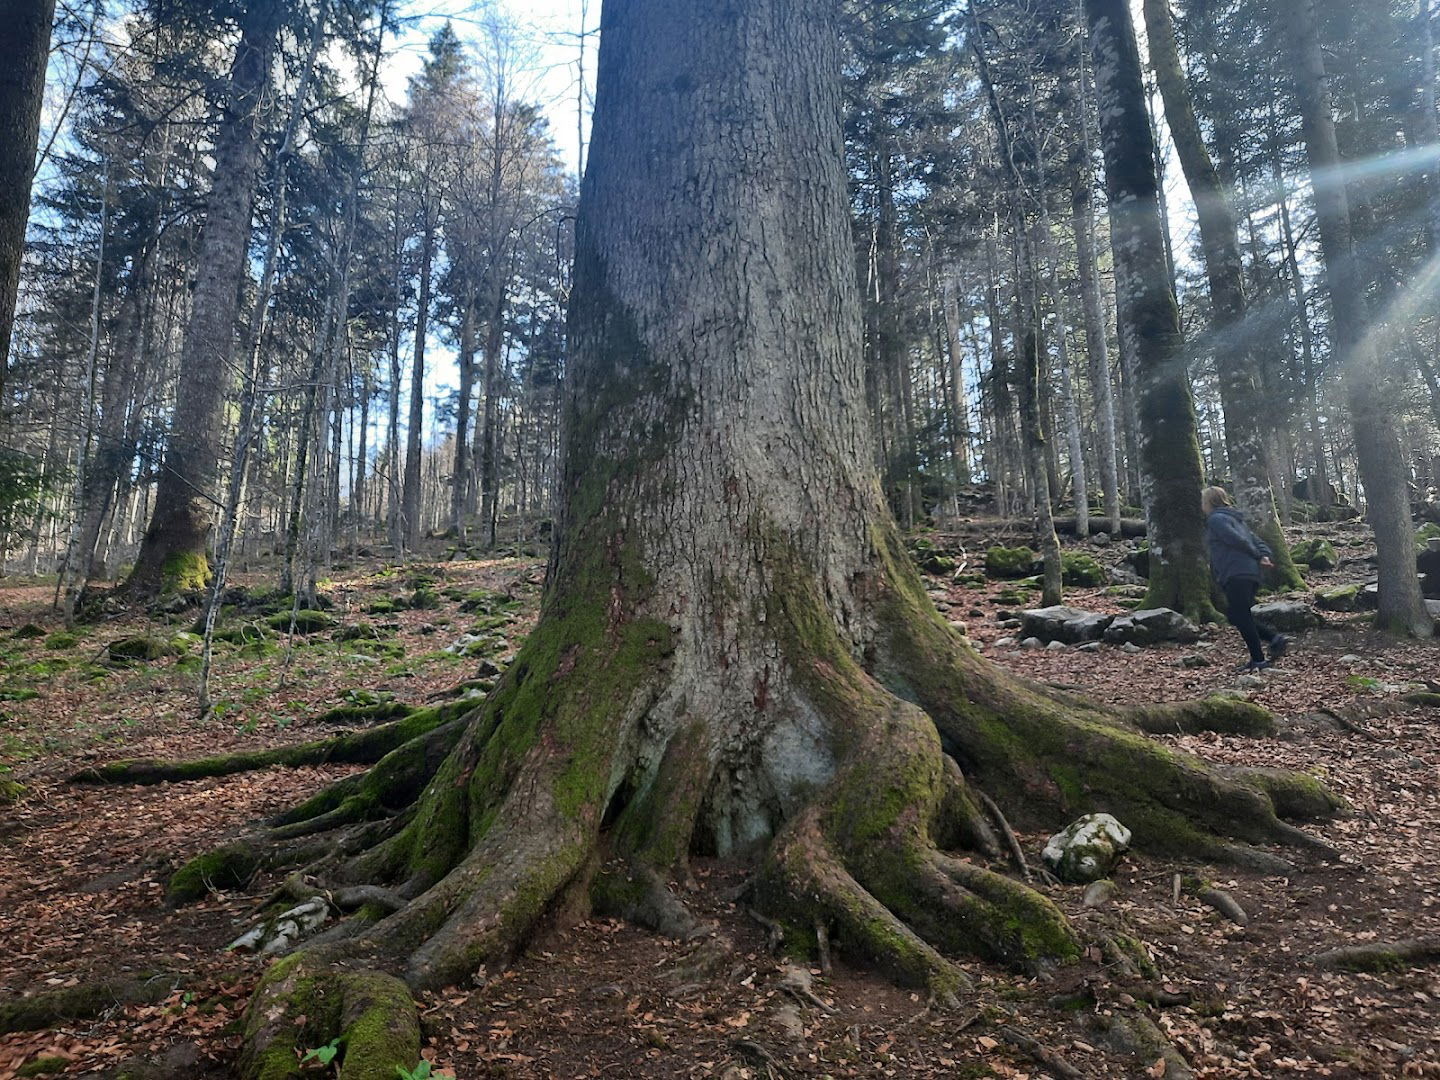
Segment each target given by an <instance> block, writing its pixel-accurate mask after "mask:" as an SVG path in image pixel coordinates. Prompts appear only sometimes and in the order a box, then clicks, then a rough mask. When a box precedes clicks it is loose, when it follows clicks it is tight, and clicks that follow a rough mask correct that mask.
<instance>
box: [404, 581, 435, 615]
mask: <svg viewBox="0 0 1440 1080" xmlns="http://www.w3.org/2000/svg"><path fill="white" fill-rule="evenodd" d="M440 603H441V601H440V594H439V593H438V592H436V591H435V590H434V589H432V588H430V587H428V586H422V587H421V588H418V589H416V590H415V591H414V592H413V593H411V594H410V602H409V605H408V606H409V607H410V609H411V610H412V611H433V610H435V609H436V608H438V607H439V606H440Z"/></svg>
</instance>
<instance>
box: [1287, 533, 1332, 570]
mask: <svg viewBox="0 0 1440 1080" xmlns="http://www.w3.org/2000/svg"><path fill="white" fill-rule="evenodd" d="M1290 558H1291V559H1292V560H1293V561H1294V562H1295V563H1296V564H1297V565H1304V566H1308V567H1310V569H1311V570H1334V569H1335V568H1336V567H1337V566H1339V565H1340V554H1339V552H1337V551H1336V550H1335V545H1334V544H1332V543H1331V542H1330V541H1329V540H1326V539H1325V538H1323V537H1319V536H1317V537H1313V538H1311V539H1309V540H1301V541H1300V542H1299V543H1298V544H1292V545H1291V546H1290Z"/></svg>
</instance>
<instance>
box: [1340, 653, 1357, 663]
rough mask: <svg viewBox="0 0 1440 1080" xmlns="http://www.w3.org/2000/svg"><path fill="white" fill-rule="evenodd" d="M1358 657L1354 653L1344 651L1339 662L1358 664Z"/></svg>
mask: <svg viewBox="0 0 1440 1080" xmlns="http://www.w3.org/2000/svg"><path fill="white" fill-rule="evenodd" d="M1360 659H1361V658H1360V657H1359V656H1357V655H1356V654H1355V653H1353V652H1350V653H1346V654H1345V655H1344V656H1342V657H1340V662H1341V663H1342V664H1358V663H1360Z"/></svg>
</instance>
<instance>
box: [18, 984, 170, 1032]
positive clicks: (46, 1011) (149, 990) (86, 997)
mask: <svg viewBox="0 0 1440 1080" xmlns="http://www.w3.org/2000/svg"><path fill="white" fill-rule="evenodd" d="M179 981H180V980H179V979H178V978H177V977H176V976H174V975H170V974H164V973H153V974H147V975H134V976H128V977H123V978H113V979H100V980H97V981H95V982H87V983H81V984H80V985H79V986H67V987H63V988H62V989H59V990H46V991H42V992H41V993H38V994H31V995H30V996H29V997H12V998H11V999H10V1000H8V1001H5V1002H3V1003H0V1035H8V1034H10V1033H11V1032H15V1031H40V1030H42V1029H44V1028H48V1027H53V1026H55V1025H56V1024H60V1023H65V1022H67V1021H73V1020H91V1019H94V1018H95V1017H97V1016H101V1015H102V1014H104V1013H106V1012H107V1011H109V1010H110V1009H113V1008H115V1007H117V1006H120V1005H131V1004H134V1003H136V1002H154V1001H160V1000H162V999H163V998H165V997H166V996H167V995H169V994H170V992H171V991H172V990H174V989H175V987H176V986H177V985H178V984H179Z"/></svg>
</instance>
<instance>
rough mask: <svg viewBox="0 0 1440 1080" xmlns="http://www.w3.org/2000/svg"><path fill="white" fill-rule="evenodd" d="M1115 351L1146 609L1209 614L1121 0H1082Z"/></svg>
mask: <svg viewBox="0 0 1440 1080" xmlns="http://www.w3.org/2000/svg"><path fill="white" fill-rule="evenodd" d="M1085 13H1086V16H1087V18H1088V21H1089V27H1090V48H1091V51H1092V54H1093V58H1094V65H1095V86H1096V93H1097V96H1098V98H1099V102H1100V136H1101V145H1102V148H1103V150H1104V154H1105V184H1106V189H1107V191H1108V193H1109V197H1110V244H1111V248H1112V250H1113V252H1114V256H1115V293H1116V298H1117V300H1118V301H1119V307H1120V335H1121V341H1122V349H1123V352H1124V354H1125V355H1126V356H1127V357H1128V360H1129V363H1130V364H1131V370H1132V371H1133V373H1134V376H1135V385H1134V394H1135V408H1136V412H1137V414H1138V419H1139V431H1138V432H1137V439H1138V442H1139V453H1140V470H1141V484H1142V494H1143V495H1144V496H1145V512H1146V517H1147V518H1148V520H1149V525H1150V591H1149V594H1148V596H1147V597H1146V605H1147V606H1149V607H1169V608H1174V609H1175V610H1177V611H1181V612H1183V613H1184V614H1186V615H1189V616H1190V617H1192V618H1206V619H1213V618H1215V617H1216V612H1215V608H1214V606H1213V604H1212V603H1211V599H1210V596H1211V589H1212V585H1211V580H1210V567H1209V564H1208V559H1207V557H1206V553H1205V538H1204V531H1205V520H1204V518H1203V516H1202V515H1201V512H1200V487H1201V485H1202V483H1203V481H1204V471H1203V469H1202V467H1201V463H1200V445H1199V441H1198V435H1197V430H1196V423H1195V406H1194V402H1193V400H1192V399H1191V396H1190V384H1189V381H1188V377H1187V373H1186V370H1185V360H1184V356H1185V351H1184V342H1183V341H1182V340H1181V335H1180V313H1179V310H1178V309H1177V308H1176V305H1175V293H1174V290H1173V288H1172V285H1171V277H1170V271H1169V266H1168V263H1167V258H1166V250H1165V236H1164V233H1165V229H1164V225H1163V222H1162V220H1161V216H1160V203H1159V195H1160V193H1159V181H1158V177H1157V176H1156V172H1155V146H1154V138H1153V136H1152V134H1151V128H1150V116H1149V112H1148V111H1147V109H1146V105H1145V88H1144V83H1143V82H1142V79H1141V72H1140V53H1139V49H1138V48H1137V46H1136V43H1135V28H1134V25H1133V24H1132V22H1131V19H1130V9H1129V5H1128V3H1127V0H1085Z"/></svg>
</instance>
